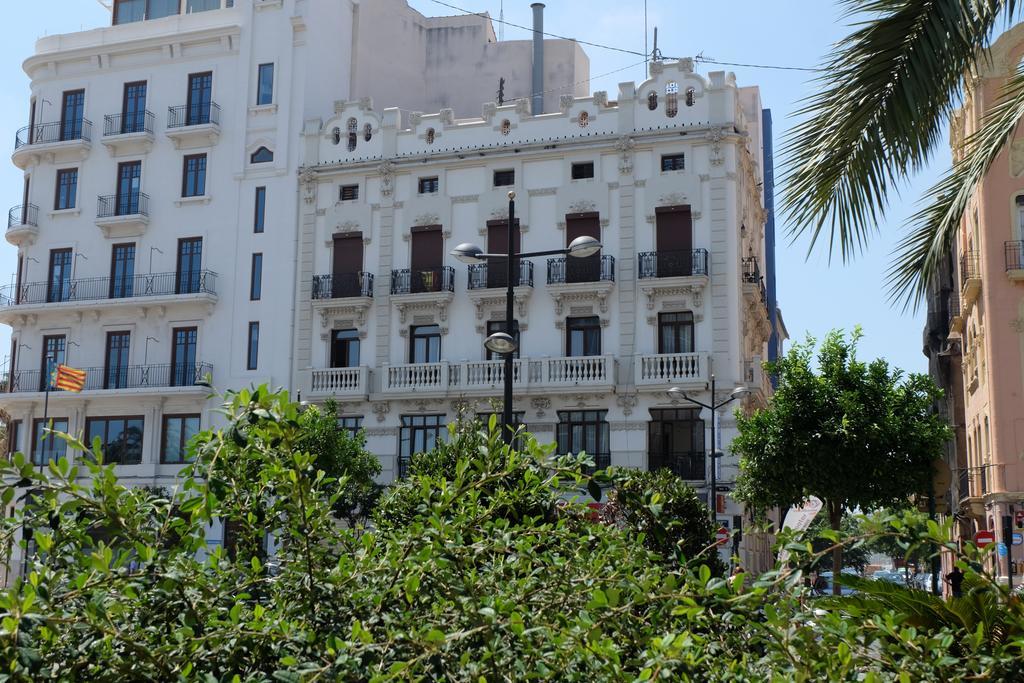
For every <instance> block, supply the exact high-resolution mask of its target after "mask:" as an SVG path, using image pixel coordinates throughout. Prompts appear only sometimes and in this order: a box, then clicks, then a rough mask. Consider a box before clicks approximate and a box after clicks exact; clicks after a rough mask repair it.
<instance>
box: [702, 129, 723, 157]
mask: <svg viewBox="0 0 1024 683" xmlns="http://www.w3.org/2000/svg"><path fill="white" fill-rule="evenodd" d="M704 138H705V139H706V140H707V141H708V142H710V143H711V165H712V166H721V165H722V164H723V163H724V162H725V157H723V156H722V140H723V139H724V138H725V129H724V128H712V129H711V130H709V131H708V132H707V133H705V134H704Z"/></svg>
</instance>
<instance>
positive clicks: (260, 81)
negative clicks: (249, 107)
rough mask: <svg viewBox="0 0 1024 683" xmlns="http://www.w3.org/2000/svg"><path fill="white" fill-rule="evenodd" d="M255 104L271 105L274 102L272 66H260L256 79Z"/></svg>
mask: <svg viewBox="0 0 1024 683" xmlns="http://www.w3.org/2000/svg"><path fill="white" fill-rule="evenodd" d="M256 80H257V83H256V104H271V103H273V101H274V65H273V64H260V65H259V67H258V73H257V77H256Z"/></svg>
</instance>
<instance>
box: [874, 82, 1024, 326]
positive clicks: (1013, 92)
mask: <svg viewBox="0 0 1024 683" xmlns="http://www.w3.org/2000/svg"><path fill="white" fill-rule="evenodd" d="M1022 116H1024V66H1020V67H1018V68H1017V73H1016V74H1014V76H1013V77H1012V78H1010V79H1009V80H1008V81H1007V82H1006V85H1005V86H1004V88H1003V92H1002V96H1001V98H1000V100H999V102H998V103H997V104H996V106H995V107H993V108H992V109H991V110H989V112H988V113H987V114H986V115H985V118H984V119H983V121H982V125H981V127H980V128H979V129H978V130H977V131H976V132H975V133H974V134H973V135H971V136H970V137H969V138H968V139H967V140H965V141H964V156H963V159H961V160H960V161H959V162H958V163H955V164H954V165H953V168H952V169H951V170H950V171H949V172H948V173H947V174H946V175H945V176H944V177H943V178H942V179H941V180H940V181H939V182H938V183H936V184H935V185H934V186H933V187H932V188H931V190H930V191H929V192H928V194H927V195H926V196H927V197H928V198H929V199H930V201H929V202H928V204H927V205H926V206H925V207H924V208H923V209H921V210H920V211H918V212H917V213H916V214H914V216H912V217H911V219H910V226H911V227H910V233H909V234H908V235H907V236H906V237H904V238H903V239H902V240H901V241H900V243H899V244H898V245H897V246H896V250H895V251H894V252H893V261H892V265H891V266H890V268H889V273H888V289H889V297H890V299H892V300H893V301H901V300H902V302H903V305H904V307H907V306H909V305H911V304H913V305H915V306H916V305H917V304H918V303H920V302H921V300H922V298H923V297H924V295H925V293H926V292H927V289H928V282H929V280H930V279H931V278H932V276H933V275H934V274H935V273H936V271H937V270H938V268H939V265H940V264H941V262H942V259H943V258H945V257H946V255H947V254H948V253H949V248H950V245H951V244H952V243H953V239H954V237H955V236H956V233H957V230H958V228H959V227H960V221H961V220H962V219H963V215H964V212H965V211H967V205H968V203H969V202H970V199H971V195H973V194H974V191H975V189H977V187H978V183H980V182H981V180H982V179H983V178H984V177H985V174H986V173H988V170H989V167H991V166H992V162H993V161H995V160H996V157H998V156H999V154H1000V153H1001V152H1002V151H1003V148H1004V146H1005V145H1006V143H1007V142H1008V141H1009V139H1010V138H1011V137H1012V136H1013V133H1014V131H1015V130H1017V126H1018V124H1019V122H1020V120H1021V117H1022Z"/></svg>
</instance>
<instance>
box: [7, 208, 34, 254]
mask: <svg viewBox="0 0 1024 683" xmlns="http://www.w3.org/2000/svg"><path fill="white" fill-rule="evenodd" d="M38 234H39V207H38V206H36V205H35V204H19V205H18V206H15V207H12V208H11V210H10V211H8V212H7V233H6V237H7V241H8V242H10V243H11V244H13V245H15V246H17V245H19V244H21V243H22V242H24V241H25V240H29V241H31V240H34V239H35V237H36V236H37V235H38Z"/></svg>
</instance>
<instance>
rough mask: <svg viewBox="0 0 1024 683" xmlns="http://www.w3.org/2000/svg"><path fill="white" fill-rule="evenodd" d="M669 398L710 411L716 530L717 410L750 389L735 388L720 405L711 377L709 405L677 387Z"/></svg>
mask: <svg viewBox="0 0 1024 683" xmlns="http://www.w3.org/2000/svg"><path fill="white" fill-rule="evenodd" d="M666 393H667V394H668V396H669V398H671V399H673V400H680V399H682V400H683V401H687V402H688V403H692V404H694V405H697V406H700V407H701V408H707V409H708V410H710V411H711V491H710V493H709V494H708V507H710V508H711V521H712V523H714V525H715V528H716V529H717V528H718V491H717V490H716V489H717V486H718V481H717V477H716V476H715V458H717V457H718V450H717V448H718V420H717V419H716V417H717V416H718V409H719V408H722V407H725V406H727V405H729V404H730V403H732V402H733V401H735V400H736V399H738V398H743V397H744V396H746V395H747V394H749V393H750V389H748V388H747V387H736V388H735V389H733V390H732V391H731V392H730V393H729V397H728V398H726V399H725V400H724V401H722V402H720V403H715V376H714V375H711V405H708V404H707V403H703V402H701V401H698V400H697V399H695V398H693V397H691V396H690V395H689V394H687V393H686V392H685V391H683V390H682V389H680V388H679V387H672V388H671V389H669V390H668V391H667V392H666Z"/></svg>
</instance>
